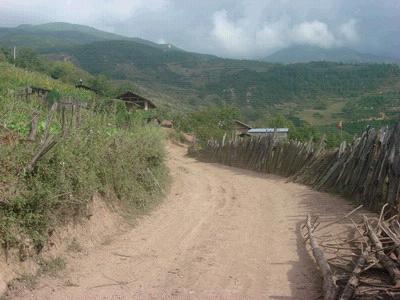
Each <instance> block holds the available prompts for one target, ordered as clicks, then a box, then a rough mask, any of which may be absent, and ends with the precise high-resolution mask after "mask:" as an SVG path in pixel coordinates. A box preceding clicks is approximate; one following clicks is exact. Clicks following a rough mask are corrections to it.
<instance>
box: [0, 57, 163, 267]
mask: <svg viewBox="0 0 400 300" xmlns="http://www.w3.org/2000/svg"><path fill="white" fill-rule="evenodd" d="M26 86H40V87H45V88H48V89H50V90H52V92H50V94H49V97H48V100H47V101H44V100H42V99H40V98H35V97H30V98H29V99H25V98H24V97H20V94H19V93H20V91H21V90H23V89H24V88H25V87H26ZM68 101H69V102H71V101H73V102H74V103H77V105H81V106H82V108H81V109H80V111H79V117H78V113H77V111H75V113H74V114H72V111H69V110H68V109H65V111H64V112H62V111H61V109H60V108H61V106H60V105H59V106H58V109H56V110H55V111H54V112H53V115H51V110H50V107H52V108H54V107H55V106H53V104H54V103H63V102H68ZM34 115H38V116H39V119H38V133H37V136H36V138H35V139H34V140H33V141H28V135H29V133H30V130H31V124H32V120H33V116H34ZM50 116H51V117H50ZM63 118H64V119H66V120H67V121H66V122H64V121H63ZM146 118H147V116H146V115H144V114H141V113H135V112H129V111H127V110H126V107H125V106H124V105H121V104H120V103H119V104H118V103H117V104H116V103H107V102H104V101H101V100H98V99H97V98H96V97H95V95H94V94H93V93H91V92H88V91H82V90H79V89H76V88H74V87H73V86H71V85H67V84H64V83H62V82H61V81H60V80H54V79H52V78H50V77H48V76H46V75H43V74H41V73H38V72H32V71H27V70H23V69H20V68H16V67H14V66H11V65H10V64H8V63H4V62H3V63H0V122H1V123H0V165H1V168H0V243H1V245H2V246H3V247H4V249H6V252H7V250H8V249H10V248H17V249H19V254H20V259H21V260H25V259H27V257H29V256H34V255H36V254H38V253H40V251H41V249H42V248H43V246H44V245H45V243H46V240H47V238H48V236H49V234H51V233H52V232H53V231H54V229H55V228H56V227H57V226H59V225H62V224H66V223H68V222H79V221H80V220H83V219H85V218H86V217H90V215H91V211H90V208H91V201H92V196H93V195H94V194H95V193H100V194H102V195H103V196H104V197H103V198H104V199H105V200H106V201H108V204H109V205H119V206H122V207H124V208H125V211H126V212H127V214H129V213H134V212H137V211H143V210H146V209H148V208H149V207H151V206H152V205H153V203H155V202H156V201H157V199H158V198H159V197H160V195H161V194H162V190H163V189H164V186H165V183H166V181H167V169H166V167H165V164H164V160H165V149H164V144H163V141H164V136H163V133H162V132H161V130H160V129H159V128H158V127H155V126H152V125H149V124H147V122H146ZM49 120H51V121H49ZM66 125H67V126H68V128H67V130H65V128H64V127H65V126H66ZM50 136H51V137H53V140H54V141H55V142H56V143H55V145H54V146H53V147H52V148H51V149H50V150H49V151H48V152H47V153H45V154H44V155H43V157H41V158H40V159H39V160H38V161H37V162H35V164H34V165H33V166H32V165H30V163H31V162H32V159H33V157H34V156H35V154H37V153H38V151H39V150H40V148H41V147H42V146H43V145H44V144H45V142H46V141H47V140H48V139H49V137H50Z"/></svg>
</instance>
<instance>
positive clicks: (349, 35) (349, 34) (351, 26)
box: [339, 19, 359, 43]
mask: <svg viewBox="0 0 400 300" xmlns="http://www.w3.org/2000/svg"><path fill="white" fill-rule="evenodd" d="M356 24H357V22H356V21H355V20H354V19H351V20H349V21H348V22H346V23H344V24H342V25H341V26H340V27H339V32H340V34H341V35H342V37H343V39H344V40H345V41H346V42H350V43H356V42H358V40H359V36H358V32H357V28H356Z"/></svg>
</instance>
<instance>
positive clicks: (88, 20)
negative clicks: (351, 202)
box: [0, 0, 400, 58]
mask: <svg viewBox="0 0 400 300" xmlns="http://www.w3.org/2000/svg"><path fill="white" fill-rule="evenodd" d="M53 21H64V22H71V23H78V24H84V25H91V26H94V27H97V28H99V29H104V30H107V31H111V32H115V33H120V34H124V35H128V36H134V37H141V38H144V39H149V40H152V41H156V42H160V43H164V42H168V43H172V44H174V45H177V46H178V47H181V48H184V49H186V50H191V51H196V52H203V53H211V54H217V55H220V56H225V57H236V58H256V57H263V56H267V55H268V54H270V53H273V52H274V51H277V50H279V49H282V48H285V47H288V46H292V45H314V46H319V47H323V48H333V47H349V48H353V49H356V50H359V51H362V52H367V53H373V54H379V55H386V56H393V57H398V58H400V0H57V1H56V0H0V26H14V25H18V24H21V23H31V24H38V23H45V22H53Z"/></svg>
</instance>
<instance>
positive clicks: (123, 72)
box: [0, 23, 400, 125]
mask: <svg viewBox="0 0 400 300" xmlns="http://www.w3.org/2000/svg"><path fill="white" fill-rule="evenodd" d="M7 32H8V33H7ZM22 33H24V34H26V35H27V37H29V38H30V39H29V38H26V39H23V38H22V36H23V34H22ZM42 36H45V37H46V39H44V42H42V43H41V44H40V45H41V46H40V47H38V45H37V44H36V42H38V41H41V37H42ZM67 37H69V38H70V39H68V38H67ZM18 39H20V40H21V43H22V40H23V42H24V43H23V45H25V46H29V47H32V48H36V50H37V51H39V52H40V53H41V54H42V55H44V56H47V57H49V58H52V59H61V60H64V61H65V60H66V61H70V62H73V63H74V64H76V65H77V66H78V67H80V68H82V69H84V70H86V71H88V72H89V73H91V74H92V75H95V76H103V75H105V76H106V77H107V78H109V79H111V80H112V81H113V84H114V85H118V86H120V87H121V89H133V90H136V91H137V92H138V93H141V94H143V95H144V96H148V97H150V98H152V99H153V100H154V101H155V102H156V103H159V104H161V105H162V106H165V107H170V108H174V109H176V108H178V109H179V110H180V111H185V110H191V109H193V108H197V107H201V106H205V105H210V104H217V105H219V104H232V105H235V106H237V107H239V108H240V110H241V112H242V114H243V116H244V118H245V119H246V120H247V121H250V122H253V123H257V122H258V123H260V124H263V120H265V119H266V118H268V117H269V116H271V115H272V114H276V113H282V114H284V115H285V116H288V117H289V118H291V119H292V120H293V121H294V122H297V123H304V121H305V122H308V123H310V124H319V125H320V124H331V123H334V122H336V121H338V120H345V121H347V120H348V121H352V120H374V119H393V118H396V117H397V114H398V107H399V106H400V100H399V99H400V68H399V66H398V65H395V64H359V63H352V64H346V63H335V62H311V63H296V64H288V65H283V64H272V63H267V62H260V61H251V60H234V59H223V58H219V57H216V56H212V55H204V54H197V53H191V52H186V51H182V50H180V49H177V48H175V47H173V46H169V45H158V44H155V43H152V42H149V41H143V40H137V39H131V38H125V37H120V36H118V35H114V34H110V33H104V32H102V31H98V30H96V29H94V28H90V27H86V26H79V25H71V24H65V23H52V24H45V25H39V26H28V25H24V26H20V27H17V28H14V29H9V28H8V29H2V30H0V44H3V45H6V46H7V45H12V44H13V43H12V42H10V41H12V40H13V41H15V40H18ZM46 41H47V42H46ZM46 45H47V46H46ZM351 53H352V52H351ZM349 56H350V54H349ZM77 80H78V78H77ZM98 84H100V85H101V81H100V83H98Z"/></svg>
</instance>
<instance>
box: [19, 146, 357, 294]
mask: <svg viewBox="0 0 400 300" xmlns="http://www.w3.org/2000/svg"><path fill="white" fill-rule="evenodd" d="M169 151H170V160H169V165H170V168H171V174H172V177H173V184H172V187H171V191H170V193H169V196H168V197H167V198H166V199H165V200H164V202H163V204H161V205H160V206H159V207H158V208H157V209H156V210H155V211H154V212H153V213H151V214H150V215H149V216H145V217H143V218H141V219H140V220H139V222H138V225H137V226H135V227H134V228H132V229H131V230H129V231H128V232H125V233H124V234H121V235H120V236H116V237H115V238H114V240H113V241H112V242H111V243H110V244H109V245H103V246H101V247H98V248H96V249H94V250H92V251H90V253H89V254H88V255H83V256H80V257H78V258H69V259H68V267H67V270H66V271H65V274H63V276H61V277H60V278H57V279H50V278H43V279H42V280H41V282H40V284H39V287H38V289H36V290H35V291H33V292H27V293H25V294H24V295H22V296H21V297H20V298H21V299H161V298H164V299H165V298H174V297H175V298H180V299H187V298H190V299H317V298H318V296H319V295H320V278H319V275H318V272H317V270H316V267H315V264H314V262H313V261H312V259H311V258H310V256H309V255H308V253H307V252H306V251H305V250H304V245H303V242H302V240H301V237H300V235H299V234H298V228H299V226H300V225H299V224H300V222H301V221H303V220H304V217H305V215H306V213H307V212H314V213H318V214H321V215H323V216H324V218H323V219H324V220H325V221H328V220H330V219H331V218H334V217H337V216H338V215H343V214H344V213H345V212H347V211H349V210H350V207H349V206H348V205H347V204H346V203H345V201H344V200H342V199H340V198H338V197H334V196H331V195H327V194H324V193H318V192H315V191H312V190H310V189H309V188H307V187H304V186H301V185H298V184H293V183H286V181H285V179H282V178H279V177H275V176H264V175H259V174H256V173H253V172H248V171H244V170H239V169H233V168H227V167H223V166H220V165H216V164H206V163H201V162H197V161H196V160H194V159H191V158H188V157H186V156H185V153H186V150H185V149H184V148H182V147H178V146H170V150H169Z"/></svg>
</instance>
